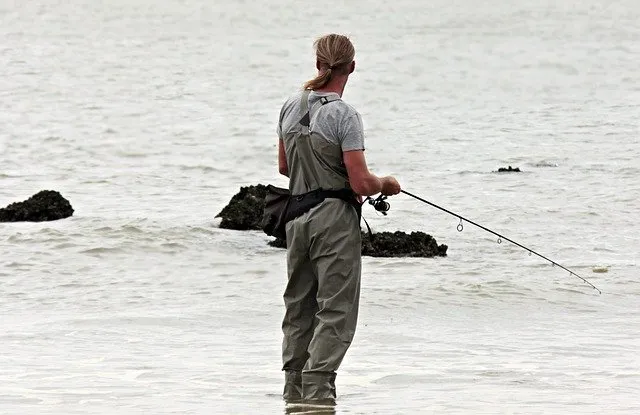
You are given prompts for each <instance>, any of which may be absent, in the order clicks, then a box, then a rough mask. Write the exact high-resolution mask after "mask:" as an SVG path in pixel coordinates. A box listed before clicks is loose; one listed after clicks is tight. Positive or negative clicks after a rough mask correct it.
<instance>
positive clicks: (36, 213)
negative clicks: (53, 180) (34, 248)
mask: <svg viewBox="0 0 640 415" xmlns="http://www.w3.org/2000/svg"><path fill="white" fill-rule="evenodd" d="M72 215H73V208H72V207H71V203H69V201H68V200H67V199H65V198H64V197H62V195H61V194H60V193H58V192H56V191H55V190H42V191H40V192H38V193H36V194H35V195H33V196H31V197H30V198H29V199H27V200H25V201H24V202H16V203H12V204H10V205H9V206H7V207H6V208H4V209H0V222H44V221H52V220H58V219H64V218H68V217H69V216H72Z"/></svg>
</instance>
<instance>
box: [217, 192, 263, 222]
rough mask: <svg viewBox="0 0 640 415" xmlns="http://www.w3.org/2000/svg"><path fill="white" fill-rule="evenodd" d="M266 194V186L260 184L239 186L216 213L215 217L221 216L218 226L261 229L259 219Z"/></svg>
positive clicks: (260, 218)
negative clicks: (238, 189) (229, 199)
mask: <svg viewBox="0 0 640 415" xmlns="http://www.w3.org/2000/svg"><path fill="white" fill-rule="evenodd" d="M266 195H267V186H265V185H262V184H258V185H256V186H246V187H240V192H238V193H237V194H236V195H234V196H233V197H232V198H231V201H229V204H228V205H227V206H225V207H224V209H222V211H220V213H218V214H217V215H216V218H222V221H221V222H220V227H221V228H224V229H235V230H238V231H246V230H262V228H261V227H260V221H261V220H262V212H263V211H264V198H265V196H266Z"/></svg>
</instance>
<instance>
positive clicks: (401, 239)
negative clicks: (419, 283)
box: [362, 231, 448, 258]
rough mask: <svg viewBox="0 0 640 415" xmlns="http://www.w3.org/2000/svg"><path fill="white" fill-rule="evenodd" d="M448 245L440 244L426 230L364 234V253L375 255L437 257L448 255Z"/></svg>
mask: <svg viewBox="0 0 640 415" xmlns="http://www.w3.org/2000/svg"><path fill="white" fill-rule="evenodd" d="M447 248H448V247H447V245H438V243H437V242H436V240H435V239H434V238H433V237H432V236H431V235H428V234H426V233H424V232H419V231H418V232H411V233H410V234H407V233H405V232H401V231H396V232H379V233H374V234H373V239H372V238H370V237H369V235H368V234H363V235H362V255H366V256H373V257H427V258H431V257H435V256H446V255H447Z"/></svg>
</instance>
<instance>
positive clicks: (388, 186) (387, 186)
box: [380, 176, 400, 196]
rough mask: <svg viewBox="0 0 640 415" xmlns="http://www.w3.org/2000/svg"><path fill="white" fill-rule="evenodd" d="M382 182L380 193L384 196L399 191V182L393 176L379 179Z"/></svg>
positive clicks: (395, 193)
mask: <svg viewBox="0 0 640 415" xmlns="http://www.w3.org/2000/svg"><path fill="white" fill-rule="evenodd" d="M380 181H381V182H382V190H381V191H380V193H382V194H383V195H385V196H393V195H397V194H398V193H400V183H398V181H397V180H396V178H395V177H392V176H385V177H383V178H382V179H381V180H380Z"/></svg>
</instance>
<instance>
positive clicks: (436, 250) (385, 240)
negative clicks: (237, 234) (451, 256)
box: [269, 231, 448, 258]
mask: <svg viewBox="0 0 640 415" xmlns="http://www.w3.org/2000/svg"><path fill="white" fill-rule="evenodd" d="M269 245H270V246H273V247H276V248H286V247H287V243H286V241H285V240H283V239H274V240H273V241H271V242H269ZM447 248H448V247H447V245H438V243H437V242H436V240H435V239H434V238H433V237H432V236H431V235H428V234H426V233H424V232H411V233H410V234H407V233H405V232H401V231H396V232H379V233H374V234H373V239H372V238H371V237H370V236H369V234H368V233H365V232H363V233H362V255H364V256H371V257H423V258H431V257H436V256H447Z"/></svg>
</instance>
